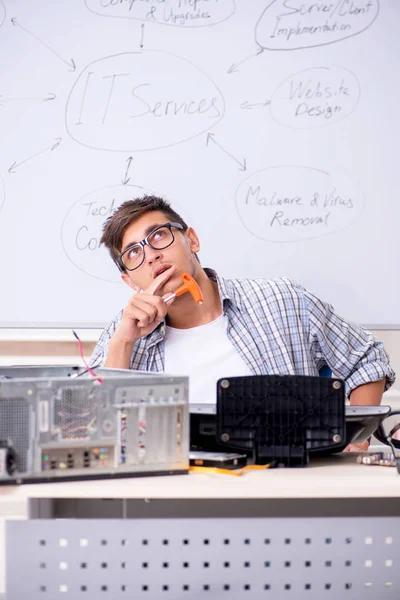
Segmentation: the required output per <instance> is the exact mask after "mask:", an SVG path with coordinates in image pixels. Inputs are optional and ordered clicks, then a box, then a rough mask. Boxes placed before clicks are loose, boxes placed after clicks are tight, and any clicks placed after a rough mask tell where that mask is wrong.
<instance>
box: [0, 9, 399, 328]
mask: <svg viewBox="0 0 400 600" xmlns="http://www.w3.org/2000/svg"><path fill="white" fill-rule="evenodd" d="M399 17H400V4H399V3H398V2H397V1H396V0H381V1H380V2H379V1H378V0H331V1H329V0H324V1H321V0H313V1H310V0H275V1H272V2H271V1H266V0H252V1H249V0H70V1H69V2H51V1H50V0H42V1H41V2H40V8H39V4H38V3H36V2H32V1H31V0H20V1H19V2H17V3H13V2H12V1H11V0H10V1H7V0H0V43H1V53H0V64H1V89H0V134H1V144H0V174H1V177H0V252H1V254H0V255H1V293H0V325H1V326H3V327H14V326H16V327H30V326H32V327H71V326H75V327H102V326H103V325H105V324H106V323H107V322H108V321H109V320H111V318H113V316H114V315H115V314H116V313H117V312H118V311H119V310H120V309H121V308H122V307H123V306H124V305H125V303H126V302H127V300H128V299H129V295H130V290H129V288H128V287H127V286H125V285H124V284H123V283H122V282H121V281H120V278H119V273H118V270H117V268H116V267H115V265H114V264H113V263H112V261H111V259H110V257H109V255H108V253H107V252H106V251H105V250H104V248H101V247H99V239H100V235H101V233H100V232H101V227H102V223H103V221H104V219H105V218H106V217H107V216H108V215H109V214H111V213H112V211H113V210H114V209H115V208H117V207H118V205H119V204H120V203H122V202H123V201H125V200H128V199H131V198H134V197H137V196H141V195H143V193H154V194H158V195H161V196H163V197H165V198H166V199H168V200H170V201H171V203H172V206H173V207H174V208H175V209H176V210H177V211H178V212H181V213H182V216H183V217H184V218H185V219H186V220H187V222H188V223H189V224H190V225H192V226H193V227H194V228H195V230H196V231H197V233H198V235H199V237H200V240H201V251H200V255H199V256H200V260H201V262H202V264H203V265H204V266H209V267H213V268H214V269H216V270H217V272H218V273H219V274H220V275H223V276H225V277H265V278H271V277H277V276H278V277H279V276H286V277H289V278H291V279H294V280H295V281H298V282H300V283H301V284H303V285H304V286H305V287H307V288H308V289H310V290H311V291H313V292H314V293H315V294H317V295H318V296H319V297H321V298H322V299H325V300H327V301H328V302H330V303H331V304H333V306H334V307H335V309H336V310H337V311H338V312H339V313H340V314H342V315H344V316H346V317H347V318H349V319H351V320H355V321H357V322H360V323H363V324H366V325H370V326H375V327H379V326H383V327H396V326H397V325H398V324H399V323H400V303H399V301H398V298H399V295H400V285H399V282H400V277H399V270H398V265H399V258H400V244H399V233H400V229H399V222H400V208H399V207H400V202H399V194H398V175H399V150H398V143H399V139H400V119H399V108H398V98H399V94H400V69H399V68H398V57H399V55H400V38H399V37H398V22H399Z"/></svg>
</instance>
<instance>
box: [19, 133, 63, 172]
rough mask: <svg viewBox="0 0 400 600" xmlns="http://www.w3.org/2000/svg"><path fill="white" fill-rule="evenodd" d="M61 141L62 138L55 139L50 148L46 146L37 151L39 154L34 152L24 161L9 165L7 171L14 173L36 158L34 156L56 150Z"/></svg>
mask: <svg viewBox="0 0 400 600" xmlns="http://www.w3.org/2000/svg"><path fill="white" fill-rule="evenodd" d="M61 140H62V138H56V141H55V143H54V144H52V145H51V146H47V148H44V149H43V150H39V152H36V153H35V154H32V156H28V158H25V159H24V160H21V161H20V162H16V161H15V162H13V164H12V165H11V167H10V168H9V169H8V172H9V173H16V171H15V170H14V169H16V168H17V167H20V166H21V165H23V164H25V163H27V162H28V160H32V158H36V156H39V155H40V154H44V153H45V152H48V151H49V150H50V151H53V150H55V149H56V148H58V146H59V145H60V144H61Z"/></svg>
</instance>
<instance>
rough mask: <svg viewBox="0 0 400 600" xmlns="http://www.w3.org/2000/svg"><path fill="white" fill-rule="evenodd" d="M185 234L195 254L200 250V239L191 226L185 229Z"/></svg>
mask: <svg viewBox="0 0 400 600" xmlns="http://www.w3.org/2000/svg"><path fill="white" fill-rule="evenodd" d="M185 236H186V238H187V240H188V242H189V246H190V249H191V251H192V252H193V254H196V253H197V252H199V250H200V240H199V238H198V235H197V233H196V232H195V230H194V229H193V228H192V227H188V228H187V229H186V231H185Z"/></svg>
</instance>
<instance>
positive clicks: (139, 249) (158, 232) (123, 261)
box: [115, 223, 184, 272]
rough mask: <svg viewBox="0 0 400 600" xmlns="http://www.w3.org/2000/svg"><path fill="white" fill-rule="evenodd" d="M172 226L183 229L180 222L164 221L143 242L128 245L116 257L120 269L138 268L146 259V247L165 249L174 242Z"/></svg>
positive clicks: (131, 269)
mask: <svg viewBox="0 0 400 600" xmlns="http://www.w3.org/2000/svg"><path fill="white" fill-rule="evenodd" d="M172 227H175V228H176V229H183V228H184V227H183V225H181V224H180V223H164V225H160V226H159V227H156V229H153V231H151V232H150V233H149V235H147V236H146V237H145V238H144V239H143V240H142V241H141V242H137V243H136V244H132V246H128V248H126V250H124V251H123V252H122V253H121V254H120V255H119V256H118V257H117V258H116V259H115V262H116V263H117V267H118V268H119V270H120V271H122V272H123V271H134V270H135V269H138V268H139V267H140V266H141V265H142V264H143V261H144V258H145V256H144V247H145V246H149V247H150V248H153V250H164V248H168V246H170V245H171V244H173V243H174V240H175V236H174V233H173V231H172Z"/></svg>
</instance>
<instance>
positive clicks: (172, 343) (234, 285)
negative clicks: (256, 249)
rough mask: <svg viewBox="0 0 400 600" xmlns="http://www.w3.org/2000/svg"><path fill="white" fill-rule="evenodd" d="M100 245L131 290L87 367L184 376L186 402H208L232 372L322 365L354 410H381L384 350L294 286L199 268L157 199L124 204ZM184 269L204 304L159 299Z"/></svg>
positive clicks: (187, 232)
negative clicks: (341, 386) (186, 380)
mask: <svg viewBox="0 0 400 600" xmlns="http://www.w3.org/2000/svg"><path fill="white" fill-rule="evenodd" d="M101 243H104V244H105V246H106V247H107V248H108V249H109V251H110V254H111V256H112V258H113V260H114V261H115V262H116V264H117V266H118V267H119V269H120V271H121V277H122V279H123V280H124V282H125V283H126V284H127V285H129V286H130V287H131V288H132V289H133V290H134V292H135V293H134V294H133V295H132V298H131V299H130V301H129V302H128V305H127V306H126V307H125V309H124V310H122V311H121V312H120V313H119V314H118V315H117V316H116V318H115V319H114V320H113V321H112V322H111V323H110V325H109V326H108V327H107V328H106V329H105V330H104V332H103V334H102V335H101V338H100V340H99V342H98V344H97V346H96V348H95V350H94V352H93V355H92V357H91V360H90V363H91V365H92V366H95V365H102V366H106V367H114V368H125V369H136V370H145V371H159V372H160V371H161V372H162V371H165V372H166V373H170V374H179V375H189V377H190V401H191V402H210V403H215V401H216V381H217V380H218V379H219V378H221V377H229V376H235V375H236V376H237V375H251V374H259V375H261V374H281V375H284V374H288V375H294V374H298V375H318V372H319V369H320V368H321V367H323V366H324V365H328V366H329V367H330V369H331V370H332V371H333V373H334V374H335V375H336V376H338V377H340V378H342V379H344V380H345V383H346V392H347V394H348V395H350V402H351V403H352V404H379V403H380V401H381V398H382V394H383V392H384V390H385V389H388V388H389V387H390V385H391V384H392V383H393V381H394V377H395V375H394V372H393V370H392V368H391V367H390V364H389V357H388V355H387V353H386V351H385V349H384V347H383V345H382V344H381V343H380V342H379V341H377V340H376V339H375V338H374V337H373V336H372V334H371V333H370V332H368V331H365V330H363V329H362V328H361V327H359V326H358V325H355V324H354V323H351V322H349V321H346V320H344V319H343V318H341V317H339V316H338V315H337V314H335V312H334V311H333V309H332V307H331V306H330V305H329V304H327V303H325V302H323V301H321V300H319V299H318V298H317V297H315V296H314V295H313V294H311V293H310V292H308V291H307V290H305V289H304V288H303V287H301V286H300V285H298V284H296V283H293V282H291V281H289V280H287V279H274V280H265V279H256V280H249V279H242V280H238V279H223V278H221V277H219V276H218V275H217V274H216V273H215V272H214V271H212V270H211V269H204V268H203V267H202V266H201V264H200V262H199V260H198V258H197V253H198V252H199V250H200V242H199V238H198V237H197V234H196V232H195V231H194V230H193V229H192V228H191V227H188V226H187V225H186V223H185V222H184V220H183V219H182V218H181V217H180V216H179V215H178V214H177V213H176V212H175V211H174V210H172V208H171V207H170V205H169V204H168V203H167V202H165V201H164V200H162V199H161V198H158V197H155V196H145V197H144V198H139V199H136V200H130V201H128V202H124V203H123V204H122V205H121V206H120V207H119V208H118V209H117V210H116V211H115V212H114V214H113V215H112V216H111V217H109V218H108V219H107V221H106V222H105V225H104V230H103V236H102V238H101ZM234 251H235V248H232V252H234ZM185 272H186V273H189V274H190V275H191V276H192V277H193V278H194V279H195V280H196V281H197V283H198V284H199V286H200V289H201V291H202V294H203V297H204V303H203V305H202V306H198V305H197V304H196V303H195V302H194V301H193V298H192V297H191V295H190V294H189V293H186V294H183V295H182V296H179V297H178V298H175V299H172V300H169V301H167V302H165V301H164V298H167V297H168V295H170V293H171V292H174V290H176V288H178V287H179V286H180V285H181V284H182V280H181V275H182V273H185ZM365 447H366V444H365V445H364V446H362V449H363V448H365ZM355 449H360V448H355Z"/></svg>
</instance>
